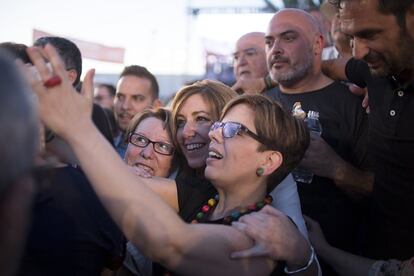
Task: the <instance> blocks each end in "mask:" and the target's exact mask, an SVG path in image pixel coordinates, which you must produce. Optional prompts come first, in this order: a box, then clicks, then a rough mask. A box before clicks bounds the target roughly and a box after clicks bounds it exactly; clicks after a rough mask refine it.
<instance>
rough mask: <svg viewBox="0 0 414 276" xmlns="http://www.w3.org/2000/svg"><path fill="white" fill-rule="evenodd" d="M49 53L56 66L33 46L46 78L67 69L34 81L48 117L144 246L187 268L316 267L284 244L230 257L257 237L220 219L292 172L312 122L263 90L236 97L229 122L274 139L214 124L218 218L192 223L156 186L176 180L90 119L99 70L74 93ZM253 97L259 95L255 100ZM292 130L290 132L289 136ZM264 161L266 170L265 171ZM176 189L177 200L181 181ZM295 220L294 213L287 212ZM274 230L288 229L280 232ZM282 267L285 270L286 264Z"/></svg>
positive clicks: (254, 270) (259, 270)
mask: <svg viewBox="0 0 414 276" xmlns="http://www.w3.org/2000/svg"><path fill="white" fill-rule="evenodd" d="M45 53H46V55H48V56H50V60H51V61H52V64H53V68H54V72H50V71H49V70H48V69H47V68H46V66H45V63H44V60H43V58H42V57H41V55H40V53H39V52H38V50H37V49H35V48H30V50H29V55H30V57H31V59H32V60H33V62H34V64H35V66H36V67H37V68H38V70H39V72H40V73H41V76H42V79H48V78H49V77H50V75H52V74H58V75H59V76H61V77H62V84H61V85H59V86H56V87H53V88H46V87H44V86H42V85H39V81H38V80H35V79H33V78H31V79H30V82H31V84H32V88H33V89H35V90H36V93H37V94H38V96H39V99H41V100H40V104H41V108H40V110H41V111H42V119H43V120H45V123H46V124H48V126H49V127H50V128H51V129H53V130H54V131H55V132H56V133H57V134H59V135H61V136H62V137H64V139H66V140H67V141H68V142H69V143H70V145H71V146H72V147H73V148H74V150H75V152H76V154H77V156H78V158H79V160H80V162H81V165H82V168H83V170H84V171H85V173H86V174H87V175H88V177H89V179H90V180H91V182H92V185H93V187H94V189H95V191H96V194H97V195H98V196H99V197H100V199H101V200H102V202H103V204H104V205H105V207H106V208H107V209H108V210H109V212H110V214H111V215H112V217H113V219H114V220H115V221H116V222H117V224H118V225H119V227H120V228H121V229H122V230H123V232H124V234H125V235H126V237H127V238H128V239H129V240H130V241H132V242H133V243H134V244H135V245H136V246H137V247H138V248H139V249H140V250H142V252H143V253H144V254H146V255H147V256H149V257H150V258H152V259H153V260H155V261H158V262H160V263H162V264H163V265H165V266H166V267H167V268H168V269H169V270H172V271H174V272H177V273H179V274H180V275H269V274H270V273H271V272H272V271H273V270H274V268H275V267H276V266H277V263H275V262H274V261H275V260H277V261H286V264H287V266H288V267H289V269H291V267H292V268H295V267H296V268H297V267H304V266H306V268H309V267H310V264H309V262H308V260H311V261H312V260H313V258H312V257H311V258H309V257H308V256H309V254H310V253H307V252H310V251H309V250H307V251H303V252H299V251H295V250H293V249H292V250H289V249H288V250H281V249H280V248H277V250H280V252H284V253H285V255H283V256H279V257H278V258H277V259H275V260H271V259H270V258H269V256H266V257H254V258H246V259H243V260H232V259H229V255H230V253H231V252H233V251H239V250H244V249H247V248H250V247H251V246H253V241H252V240H250V239H249V238H248V237H247V236H246V235H244V234H243V233H241V232H239V231H238V230H236V229H235V228H232V227H228V226H224V225H218V224H221V223H222V222H221V220H223V219H224V218H225V217H227V216H229V215H230V214H233V213H234V211H235V210H236V211H237V210H238V209H239V208H243V207H246V206H250V205H251V204H252V203H255V202H259V203H261V202H262V201H264V199H265V196H266V194H267V187H268V185H267V183H268V181H270V180H269V179H270V178H271V177H272V176H273V175H283V174H285V173H286V171H283V170H282V171H280V172H279V171H278V169H279V168H283V167H285V168H287V169H289V168H293V167H295V166H296V165H297V163H298V160H300V158H301V156H303V154H304V152H305V149H306V147H307V145H308V143H309V136H308V135H307V132H306V130H305V127H304V125H303V124H300V123H299V122H297V121H296V119H294V118H293V117H292V116H291V115H290V113H288V112H284V111H283V109H282V108H281V106H280V105H278V104H276V103H274V102H272V101H271V100H270V99H268V98H265V97H264V96H260V95H255V96H244V97H241V98H239V99H242V100H241V101H237V99H235V100H234V101H233V102H232V103H231V104H229V106H228V108H227V109H225V112H224V116H223V117H222V120H221V121H222V122H228V121H232V122H235V123H239V124H242V125H244V126H245V127H246V128H248V129H249V130H250V131H251V132H253V133H255V134H256V135H258V136H259V137H261V139H264V140H263V141H268V142H266V144H262V143H261V142H259V141H256V140H254V139H252V138H251V137H250V136H248V135H243V133H239V134H240V135H234V136H233V137H232V138H225V137H223V136H222V135H221V133H220V131H221V128H218V129H216V130H212V131H210V138H211V139H212V141H211V144H210V147H214V149H215V151H216V152H218V153H220V154H221V155H222V156H223V158H222V159H220V160H214V161H213V162H214V163H215V164H212V165H210V164H209V165H208V166H207V169H208V174H207V173H206V175H207V176H208V177H209V178H210V176H211V180H212V181H211V182H212V185H214V187H215V188H216V189H217V193H218V195H219V201H218V202H217V204H212V205H213V206H214V208H210V207H209V206H207V207H204V206H202V207H203V208H202V210H201V211H202V212H203V213H204V214H201V216H203V217H205V218H206V219H207V222H209V223H213V224H207V223H199V224H186V223H184V222H183V220H182V219H180V218H179V217H178V216H177V211H178V210H177V206H174V204H171V201H168V200H165V201H163V200H161V198H160V197H163V196H165V194H166V191H164V193H163V192H161V193H158V195H157V194H156V193H154V192H153V191H154V190H157V189H158V190H159V187H161V186H163V187H165V186H166V185H168V183H170V184H169V186H170V187H173V188H172V189H174V188H175V187H176V186H175V183H174V182H173V181H171V180H165V179H160V178H150V179H147V178H138V177H136V176H134V175H133V174H132V173H131V172H129V171H128V168H127V167H126V165H125V164H124V163H123V162H122V160H121V159H119V157H118V156H117V154H116V152H115V151H114V149H113V148H112V147H111V146H110V144H109V143H106V142H105V141H104V139H103V138H102V136H101V135H100V134H99V133H98V132H97V131H96V128H95V127H94V125H93V123H92V122H91V120H90V119H88V117H89V116H90V113H91V107H90V104H91V101H92V97H91V95H92V90H93V89H92V76H93V73H92V72H89V73H88V74H87V77H86V78H85V81H84V86H83V89H84V91H83V93H82V94H83V95H80V94H77V93H73V88H72V87H71V86H70V84H69V82H68V80H67V78H66V77H65V75H64V71H63V70H62V65H61V62H60V60H59V58H58V57H57V55H56V52H55V51H54V49H53V48H52V47H49V46H47V47H46V52H45ZM28 78H30V75H28ZM89 89H90V90H91V91H89ZM49 90H50V91H49ZM52 91H53V93H50V92H52ZM88 91H89V92H88ZM85 95H87V96H85ZM62 99H63V100H64V102H65V108H64V109H62V108H61V103H62ZM250 102H252V103H254V108H252V105H250ZM58 103H59V104H58ZM246 111H249V112H248V113H246ZM52 115H53V116H52ZM263 122H267V123H268V124H267V125H266V128H267V129H270V131H269V132H268V131H266V130H264V129H263V128H262V127H263V126H264V125H263ZM273 134H275V135H273ZM286 136H288V137H289V138H288V139H287V138H284V137H286ZM151 140H152V139H151ZM147 146H148V145H147ZM240 149H243V153H244V154H243V155H242V156H241V155H240V154H239V150H240ZM288 153H292V155H289V154H288ZM235 157H243V158H235ZM246 157H248V158H246ZM107 160H111V162H107ZM219 163H220V164H219ZM221 164H222V165H223V166H221ZM259 168H260V171H261V173H258V169H259ZM227 169H229V170H227ZM177 181H178V180H177ZM274 184H277V183H274ZM149 187H151V188H152V189H150V188H149ZM157 187H158V188H157ZM164 190H165V188H164ZM174 191H175V201H177V194H176V193H177V190H176V188H175V190H174ZM164 199H165V198H164ZM209 202H212V201H210V200H209V199H208V198H207V199H206V200H205V201H203V200H201V201H200V202H199V203H201V204H205V205H208V204H209ZM168 203H170V205H168ZM171 207H173V208H171ZM261 207H263V205H262V204H260V205H256V206H255V208H254V209H255V210H258V209H260V208H261ZM199 216H200V215H199V213H196V214H195V218H197V217H199ZM235 219H237V217H235ZM287 223H290V221H289V220H287ZM272 234H274V235H280V237H284V235H285V233H280V232H278V233H276V232H272ZM305 244H306V243H305ZM292 245H293V244H290V245H289V247H290V246H292ZM275 246H276V247H278V246H279V245H278V244H276V245H275ZM287 253H289V254H287ZM303 253H304V254H303ZM307 263H308V265H306V264H307ZM313 264H314V263H313ZM276 268H277V269H276V270H280V266H277V267H276Z"/></svg>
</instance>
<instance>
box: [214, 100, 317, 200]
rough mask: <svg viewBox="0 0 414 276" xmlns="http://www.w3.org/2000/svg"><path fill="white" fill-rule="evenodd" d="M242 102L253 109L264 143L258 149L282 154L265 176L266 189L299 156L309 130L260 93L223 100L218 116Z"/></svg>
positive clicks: (223, 114) (308, 139)
mask: <svg viewBox="0 0 414 276" xmlns="http://www.w3.org/2000/svg"><path fill="white" fill-rule="evenodd" d="M239 104H245V105H247V106H248V107H249V108H250V109H251V110H253V111H254V116H255V118H254V125H255V128H256V131H257V135H258V136H259V137H260V138H262V139H263V140H264V142H265V144H261V145H260V146H259V148H258V151H260V152H263V151H266V150H273V151H278V152H280V153H281V154H282V156H283V161H282V164H281V165H280V167H279V168H278V169H277V170H276V171H274V172H273V173H272V174H270V175H269V176H268V177H267V180H266V189H267V192H268V193H270V192H271V191H273V189H274V188H275V187H276V186H277V185H278V184H279V183H280V182H281V181H282V180H283V179H284V178H285V177H286V176H287V175H288V174H289V173H290V172H291V171H292V170H293V169H294V168H295V167H296V166H297V165H299V163H300V161H301V160H302V158H303V156H304V154H305V152H306V150H307V148H308V146H309V143H310V138H309V131H308V129H307V128H306V126H305V124H304V123H303V121H302V120H300V119H297V118H295V117H293V116H292V114H291V113H290V112H288V111H286V110H285V109H284V108H283V107H282V106H281V105H280V104H279V103H278V102H276V101H273V100H271V99H269V98H267V97H266V96H263V95H259V94H256V95H242V96H239V97H237V98H234V99H232V100H231V101H230V102H228V103H227V104H226V106H225V107H224V109H223V112H222V114H221V118H220V120H222V119H223V117H224V116H225V115H226V113H227V112H228V111H229V110H230V109H231V108H233V107H234V106H236V105H239Z"/></svg>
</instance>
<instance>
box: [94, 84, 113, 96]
mask: <svg viewBox="0 0 414 276" xmlns="http://www.w3.org/2000/svg"><path fill="white" fill-rule="evenodd" d="M98 87H105V88H106V89H107V90H108V92H109V94H110V95H111V96H112V97H115V93H116V88H115V86H113V85H112V84H107V83H100V84H98Z"/></svg>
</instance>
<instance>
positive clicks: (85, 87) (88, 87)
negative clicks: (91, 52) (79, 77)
mask: <svg viewBox="0 0 414 276" xmlns="http://www.w3.org/2000/svg"><path fill="white" fill-rule="evenodd" d="M94 76H95V69H90V70H89V71H88V72H87V73H86V75H85V78H84V79H83V83H82V90H81V94H82V95H84V96H85V97H86V98H87V99H88V100H90V101H91V102H92V101H93V78H94Z"/></svg>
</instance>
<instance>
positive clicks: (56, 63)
mask: <svg viewBox="0 0 414 276" xmlns="http://www.w3.org/2000/svg"><path fill="white" fill-rule="evenodd" d="M44 53H45V55H46V58H47V59H48V60H49V61H50V63H51V64H52V67H53V71H54V73H55V74H56V75H58V76H60V77H61V78H62V79H65V80H67V74H66V67H65V65H64V63H63V61H62V59H61V58H60V55H59V54H58V52H57V51H56V49H55V47H53V46H52V45H50V44H46V46H45V47H44Z"/></svg>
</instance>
